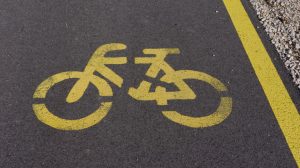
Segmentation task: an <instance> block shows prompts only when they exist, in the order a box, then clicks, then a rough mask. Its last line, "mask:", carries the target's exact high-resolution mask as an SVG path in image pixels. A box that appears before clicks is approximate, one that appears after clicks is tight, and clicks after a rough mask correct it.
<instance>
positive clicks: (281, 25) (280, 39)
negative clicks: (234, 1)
mask: <svg viewBox="0 0 300 168" xmlns="http://www.w3.org/2000/svg"><path fill="white" fill-rule="evenodd" d="M249 1H250V2H251V4H252V5H253V7H254V9H255V10H256V12H257V15H258V18H259V19H260V21H261V23H262V24H263V26H264V28H265V30H266V32H267V33H268V35H269V36H270V38H271V40H272V43H273V44H274V45H275V47H276V49H277V51H278V53H279V55H280V57H281V59H282V60H283V62H284V64H285V66H286V68H287V69H288V70H289V72H290V74H291V75H292V77H293V81H294V83H295V84H296V85H297V87H298V88H300V0H249Z"/></svg>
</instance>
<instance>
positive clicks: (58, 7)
mask: <svg viewBox="0 0 300 168" xmlns="http://www.w3.org/2000/svg"><path fill="white" fill-rule="evenodd" d="M244 6H245V7H246V9H247V11H248V13H249V14H250V16H251V19H252V21H253V23H254V24H255V25H256V26H258V27H261V26H260V24H259V23H258V21H257V19H256V17H255V14H254V11H253V9H252V8H250V4H249V3H248V2H246V1H244ZM258 32H259V34H260V35H261V38H262V40H263V42H264V43H265V45H266V48H267V50H268V51H269V53H270V55H271V56H272V60H273V61H274V63H275V65H276V67H277V69H278V71H279V73H280V75H281V76H282V79H283V81H284V82H285V84H286V86H287V88H288V90H289V92H290V94H291V96H292V98H293V99H294V100H296V101H295V103H296V105H297V106H298V107H299V101H298V100H300V99H299V98H300V96H299V93H298V91H297V89H296V88H295V87H294V86H293V84H292V83H291V79H290V77H289V76H288V74H287V72H286V71H285V69H284V67H283V64H282V63H281V61H280V60H279V56H278V55H277V53H276V52H275V49H274V48H273V46H272V45H271V44H270V42H269V40H268V38H267V36H266V34H265V33H264V32H263V30H261V28H259V29H258ZM112 42H121V43H124V44H126V45H127V46H128V49H127V50H126V51H124V52H120V53H119V54H123V55H126V56H127V57H128V59H129V63H128V64H126V65H114V66H110V67H111V68H112V69H114V70H115V71H116V72H117V73H118V74H120V75H121V76H122V77H123V78H124V80H125V83H124V86H123V87H122V88H121V89H120V88H118V87H116V86H114V85H113V84H111V86H112V87H113V90H114V94H115V96H114V97H113V98H112V100H113V103H114V104H113V107H112V109H111V110H110V112H109V114H108V116H107V117H106V118H104V120H103V121H101V122H100V123H99V124H97V125H95V126H93V127H90V128H88V129H85V130H81V131H60V130H56V129H54V128H51V127H49V126H47V125H45V124H43V123H42V122H40V121H39V120H38V119H37V118H36V116H35V115H34V113H33V110H32V104H33V103H34V102H35V100H34V99H33V98H32V96H33V93H34V91H35V89H36V87H37V86H38V85H39V84H40V83H41V82H42V81H43V80H45V79H46V78H47V77H49V76H51V75H53V74H56V73H59V72H64V71H73V70H74V71H81V70H83V69H84V67H85V65H86V64H87V62H88V60H89V58H90V56H91V54H92V53H93V52H94V50H95V49H96V48H97V47H98V46H100V45H102V44H106V43H112ZM163 47H171V48H174V47H178V48H180V50H181V54H180V56H177V57H171V58H168V59H167V61H168V62H169V63H170V64H171V65H174V67H175V68H176V69H191V70H198V71H203V72H206V73H208V74H211V75H213V76H215V77H217V78H218V79H220V80H221V81H222V82H224V83H225V84H226V86H227V87H228V88H229V92H230V95H231V96H232V98H233V111H232V114H231V115H230V116H229V117H228V118H227V119H226V120H225V121H224V122H222V123H221V124H219V125H217V126H213V127H208V128H201V129H193V128H188V127H184V126H181V125H178V124H176V123H173V122H171V121H170V120H168V119H166V118H165V117H164V116H163V115H162V114H161V110H162V108H161V107H158V106H157V105H156V104H155V102H141V101H136V100H134V99H132V98H131V97H130V96H129V95H128V94H127V92H128V88H129V87H130V86H138V84H139V82H140V81H142V80H143V79H145V75H144V73H145V72H146V70H147V68H148V66H144V65H135V64H133V59H134V57H135V56H141V55H142V50H143V49H144V48H163ZM0 59H1V61H0V62H1V65H0V83H1V85H0V93H1V94H0V103H1V104H0V107H1V109H0V110H1V111H0V167H1V168H54V167H55V168H75V167H76V168H77V167H78V168H103V167H117V168H120V167H124V168H125V167H128V168H129V167H130V168H131V167H153V168H158V167H162V168H169V167H170V168H171V167H172V168H175V167H178V168H183V167H208V168H212V167H229V168H232V167H238V168H241V167H265V168H270V167H289V168H291V167H296V163H295V161H294V160H293V157H292V154H291V152H290V151H289V149H288V146H287V143H286V141H285V139H284V136H283V134H282V132H281V130H280V128H279V126H278V123H277V122H276V119H275V116H274V114H273V112H272V110H271V108H270V106H269V104H268V102H267V99H266V97H265V95H264V93H263V90H262V88H261V86H260V83H259V82H258V80H257V78H256V75H255V73H254V71H253V69H252V67H251V64H250V62H249V60H248V57H247V55H246V53H245V51H244V49H243V46H242V44H241V42H240V40H239V38H238V36H237V34H236V32H235V30H234V27H233V25H232V22H231V21H230V18H229V16H228V14H227V11H226V9H225V7H224V5H223V3H222V1H221V0H201V1H200V0H191V1H183V0H180V1H179V0H164V1H157V0H121V1H120V0H107V1H104V0H91V1H83V0H72V1H71V0H70V1H61V0H51V1H45V0H28V1H19V0H1V1H0ZM74 82H75V80H70V81H66V82H63V83H61V84H60V85H57V86H55V87H54V88H53V89H52V90H51V91H50V93H49V95H48V96H47V97H48V98H47V100H46V102H47V105H48V106H49V109H50V110H52V111H55V112H57V113H56V115H58V116H61V117H65V118H80V117H82V116H85V115H86V114H88V113H90V112H92V111H93V110H95V109H96V107H97V104H98V103H99V102H101V101H102V99H101V97H100V98H99V97H98V96H97V94H96V89H95V88H94V87H92V86H91V87H89V89H88V91H87V92H86V93H85V95H84V97H83V98H82V99H81V100H80V101H79V102H78V103H75V104H67V103H66V102H65V98H66V95H67V94H68V91H69V90H70V88H71V87H72V85H73V84H74ZM154 82H157V84H158V85H159V84H160V83H159V82H158V81H154ZM187 82H188V83H189V84H190V85H191V86H192V88H193V89H195V91H196V93H197V95H199V97H198V98H197V99H196V100H195V101H172V102H170V104H169V106H167V107H164V108H165V109H171V110H174V109H181V111H183V110H184V111H185V112H186V114H190V115H197V116H201V115H207V114H209V112H211V111H212V110H214V108H216V105H217V104H218V96H217V94H216V93H215V91H214V90H213V89H212V88H211V87H209V86H207V85H205V84H203V83H201V82H198V81H187ZM170 89H172V86H170ZM199 102H201V103H200V104H199Z"/></svg>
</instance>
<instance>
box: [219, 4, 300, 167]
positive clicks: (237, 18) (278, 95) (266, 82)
mask: <svg viewBox="0 0 300 168" xmlns="http://www.w3.org/2000/svg"><path fill="white" fill-rule="evenodd" d="M223 2H224V4H225V6H226V8H227V11H228V13H229V15H230V17H231V20H232V22H233V24H234V27H235V29H236V31H237V33H238V35H239V38H240V39H241V42H242V44H243V46H244V48H245V50H246V53H247V54H248V57H249V59H250V62H251V64H252V66H253V68H254V71H255V73H256V75H257V77H258V79H259V82H260V83H261V86H262V88H263V90H264V92H265V94H266V96H267V99H268V101H269V103H270V105H271V108H272V110H273V112H274V114H275V117H276V119H277V121H278V123H279V126H280V128H281V130H282V132H283V134H284V136H285V139H286V141H287V143H288V146H289V148H290V150H291V152H292V154H293V156H294V158H295V160H296V162H297V164H298V166H300V116H299V113H298V110H297V108H296V107H295V105H294V103H293V101H292V99H291V97H290V96H289V94H288V92H287V90H286V88H285V86H284V84H283V82H282V80H281V78H280V76H279V74H278V72H277V70H276V68H275V66H274V65H273V63H272V60H271V59H270V56H269V55H268V53H267V51H266V49H265V47H264V45H263V43H262V42H261V40H260V38H259V36H258V34H257V32H256V30H255V28H254V26H253V25H252V23H251V20H250V18H249V16H248V14H247V12H246V11H245V9H244V7H243V5H242V3H241V1H240V0H224V1H223Z"/></svg>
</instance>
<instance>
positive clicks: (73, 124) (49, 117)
mask: <svg viewBox="0 0 300 168" xmlns="http://www.w3.org/2000/svg"><path fill="white" fill-rule="evenodd" d="M123 49H126V45H124V44H120V43H112V44H106V45H102V46H100V47H99V48H97V50H96V51H95V52H94V53H93V55H92V57H91V59H90V60H89V63H88V64H87V66H86V67H85V69H84V71H83V72H77V71H69V72H61V73H58V74H55V75H53V76H51V77H49V78H47V79H46V80H44V81H43V82H42V83H41V84H40V85H39V86H38V87H37V89H36V91H35V92H34V95H33V98H45V97H46V95H47V92H48V91H49V90H50V89H51V88H52V87H53V86H54V85H56V84H57V83H60V82H62V81H64V80H67V79H72V78H74V79H78V81H77V82H76V83H75V85H74V86H73V88H72V89H71V91H70V92H69V94H68V96H67V98H66V101H67V102H68V103H73V102H76V101H78V100H79V99H80V98H81V97H82V95H83V94H84V92H85V90H86V89H87V87H88V85H89V84H90V83H91V84H93V85H94V86H95V87H96V88H97V89H98V94H99V96H113V92H112V89H111V87H110V85H109V84H108V83H107V82H106V81H105V80H104V79H102V78H100V77H98V76H95V75H94V73H95V72H99V73H101V74H102V76H104V77H106V78H109V79H110V81H111V82H112V83H114V84H116V85H117V86H119V87H121V86H122V84H123V79H122V78H121V77H120V76H119V75H117V74H116V73H115V72H113V71H112V70H111V69H109V68H108V67H107V66H106V65H105V64H125V63H127V58H126V57H113V58H112V57H111V58H110V57H104V56H105V54H106V53H107V52H110V51H116V50H123ZM111 106H112V102H103V103H102V104H101V105H100V107H99V108H98V109H97V110H96V111H95V112H93V113H91V114H90V115H88V116H86V117H83V118H81V119H77V120H67V119H63V118H60V117H58V116H55V115H54V114H53V113H51V112H50V111H49V110H48V109H47V107H46V105H45V104H33V111H34V113H35V115H36V116H37V118H38V119H39V120H40V121H41V122H43V123H45V124H47V125H49V126H51V127H53V128H56V129H60V130H81V129H85V128H88V127H91V126H93V125H95V124H97V123H99V122H100V121H101V120H102V119H103V118H104V117H105V116H106V115H107V113H108V112H109V110H110V108H111Z"/></svg>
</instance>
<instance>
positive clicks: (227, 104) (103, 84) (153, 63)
mask: <svg viewBox="0 0 300 168" xmlns="http://www.w3.org/2000/svg"><path fill="white" fill-rule="evenodd" d="M124 49H126V45H124V44H121V43H112V44H105V45H102V46H100V47H99V48H97V50H96V51H95V52H94V53H93V55H92V57H91V59H90V60H89V62H88V64H87V66H86V67H85V69H84V71H83V72H77V71H69V72H62V73H58V74H55V75H53V76H51V77H49V78H47V79H46V80H45V81H43V82H42V83H41V84H40V85H39V86H38V87H37V89H36V91H35V93H34V95H33V98H40V99H43V98H45V97H46V96H47V92H48V91H49V90H50V89H51V88H52V87H53V86H54V85H56V84H57V83H60V82H62V81H64V80H68V79H71V78H75V79H77V82H76V83H75V84H74V86H73V87H72V89H71V90H70V92H69V94H68V96H67V98H66V102H68V103H73V102H76V101H78V100H79V99H80V98H81V97H82V95H83V94H84V92H85V91H86V89H87V87H88V85H89V84H90V83H91V84H93V85H94V86H95V87H96V88H97V89H98V92H99V93H98V94H99V95H100V96H113V92H112V89H111V87H110V85H109V84H108V83H107V81H106V80H104V79H102V78H101V77H98V76H96V75H94V73H95V72H98V73H99V74H101V75H102V76H103V77H104V78H105V79H107V80H109V81H111V82H112V83H114V84H115V85H117V86H119V87H121V86H122V84H123V78H122V77H121V76H119V75H118V74H116V73H115V72H114V71H112V70H111V69H110V68H108V67H107V66H106V65H107V64H126V63H127V58H126V57H105V55H106V53H107V52H110V51H116V50H124ZM143 52H144V54H146V55H147V54H148V55H152V56H150V57H137V58H135V63H136V64H150V67H149V69H148V71H147V72H146V75H147V76H148V77H151V78H156V77H157V76H158V74H159V72H160V71H163V72H164V73H165V75H164V76H163V77H162V78H161V79H160V80H161V81H162V82H166V83H172V84H174V85H175V86H176V87H177V88H178V91H167V90H166V88H165V87H162V86H157V87H156V89H155V91H154V92H150V88H151V85H152V83H150V82H148V81H145V80H143V81H142V82H141V83H140V85H139V87H138V88H133V87H131V88H129V91H128V94H129V95H130V96H132V97H133V98H135V99H136V100H141V101H156V102H157V104H158V105H168V101H169V100H192V99H195V98H196V94H195V92H194V91H193V90H192V89H191V88H190V86H189V85H188V84H187V83H186V82H185V80H186V79H192V80H200V81H203V82H206V83H207V84H209V85H211V86H212V87H213V88H214V89H216V91H217V92H219V93H220V92H227V88H226V86H225V85H224V84H223V83H222V82H221V81H219V80H218V79H216V78H214V77H212V76H210V75H208V74H206V73H204V72H199V71H193V70H175V69H173V68H172V67H171V66H170V65H169V64H168V63H167V62H166V61H165V58H166V57H167V56H169V55H178V54H179V53H180V51H179V49H178V48H158V49H144V50H143ZM153 55H154V56H153ZM111 105H112V103H111V102H104V103H102V104H101V105H100V107H99V108H98V109H97V110H96V111H95V112H93V113H91V114H90V115H88V116H86V117H83V118H81V119H77V120H67V119H63V118H60V117H58V116H56V115H54V114H53V113H51V112H50V111H49V110H48V109H47V107H46V105H45V104H33V110H34V113H35V114H36V116H37V118H38V119H39V120H40V121H41V122H43V123H45V124H47V125H49V126H51V127H53V128H56V129H61V130H81V129H85V128H88V127H91V126H93V125H95V124H97V123H99V122H100V121H101V120H102V119H103V118H104V117H105V116H106V115H107V113H108V111H109V110H110V108H111ZM231 111H232V99H231V98H230V97H225V96H224V97H222V96H221V99H220V104H219V106H218V108H217V110H216V111H215V112H213V113H212V114H210V115H208V116H202V117H190V116H185V115H182V114H180V113H178V112H177V111H163V112H162V113H163V115H164V116H165V117H166V118H168V119H170V120H171V121H173V122H175V123H178V124H181V125H184V126H188V127H193V128H203V127H209V126H213V125H216V124H219V123H221V122H222V121H224V120H225V119H226V118H227V117H228V116H229V115H230V113H231Z"/></svg>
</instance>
